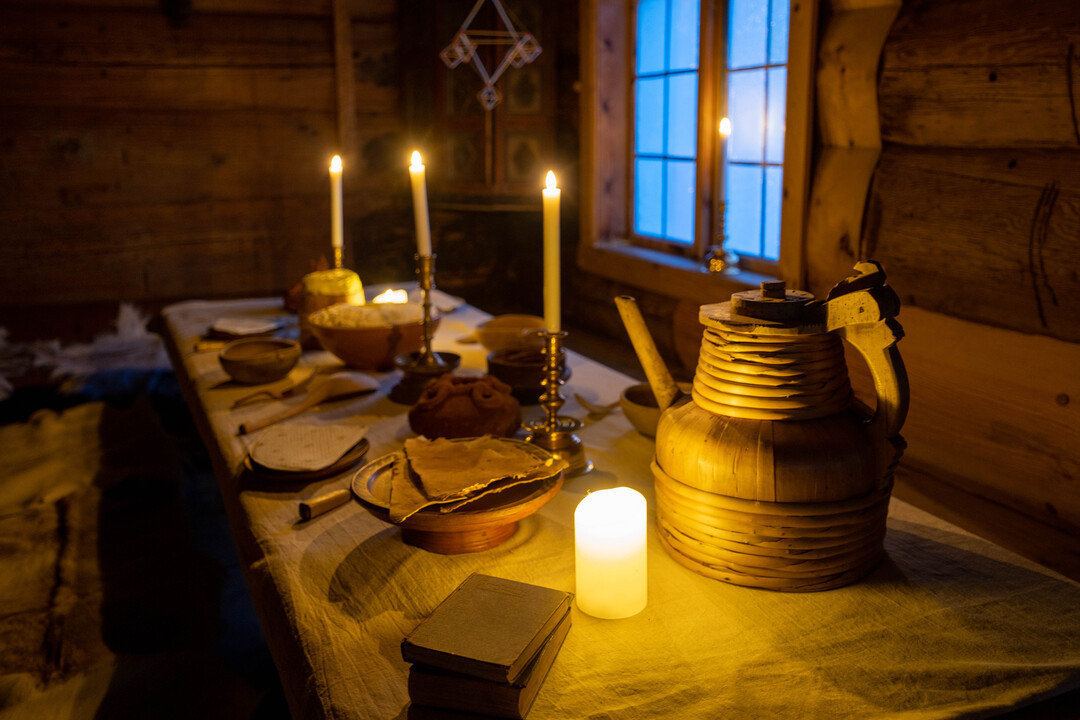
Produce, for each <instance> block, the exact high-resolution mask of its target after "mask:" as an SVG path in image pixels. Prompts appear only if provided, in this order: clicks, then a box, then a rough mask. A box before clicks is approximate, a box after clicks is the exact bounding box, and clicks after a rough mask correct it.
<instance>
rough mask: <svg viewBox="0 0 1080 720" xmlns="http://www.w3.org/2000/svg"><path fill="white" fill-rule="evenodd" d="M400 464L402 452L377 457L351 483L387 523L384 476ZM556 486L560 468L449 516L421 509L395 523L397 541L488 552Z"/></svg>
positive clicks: (543, 455) (451, 551) (387, 485)
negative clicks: (552, 473)
mask: <svg viewBox="0 0 1080 720" xmlns="http://www.w3.org/2000/svg"><path fill="white" fill-rule="evenodd" d="M504 440H505V442H512V443H518V444H520V445H521V446H523V447H524V448H526V449H527V450H528V451H529V452H532V453H535V454H536V455H537V457H538V458H541V459H547V458H548V457H549V456H548V453H547V452H546V451H545V450H543V449H542V448H538V447H536V446H534V445H529V444H528V443H524V442H521V441H520V440H510V439H504ZM400 462H406V459H405V453H404V451H398V452H393V453H390V454H388V455H383V456H382V457H380V458H377V459H375V460H373V461H372V462H369V463H368V464H367V465H365V466H364V467H362V468H360V469H359V470H358V471H357V472H356V475H355V476H354V477H353V481H352V491H353V494H354V495H355V496H356V497H357V498H358V499H359V500H360V504H361V505H363V506H364V507H365V508H366V509H367V510H368V512H370V513H371V514H372V515H374V516H375V517H377V518H379V519H380V520H383V521H384V522H388V523H389V522H390V512H389V510H388V508H389V499H390V482H389V481H390V474H391V471H392V469H393V466H394V464H395V463H400ZM562 484H563V473H562V471H561V470H560V471H558V472H556V473H555V474H554V475H551V476H548V477H546V478H538V479H537V480H535V481H533V482H529V483H522V484H521V485H514V486H512V487H509V488H507V489H506V490H502V491H500V492H495V493H491V494H489V495H485V496H484V497H481V498H479V499H477V500H475V501H474V502H472V503H469V504H468V505H465V506H464V507H462V508H460V509H458V510H454V511H452V512H442V511H440V510H439V509H438V506H431V507H427V508H424V509H423V510H420V511H419V512H417V513H415V514H413V515H410V516H409V517H408V518H406V519H405V520H404V521H403V522H401V523H400V524H399V525H398V526H399V527H400V528H401V537H402V540H404V541H405V542H406V543H408V544H409V545H414V546H416V547H420V548H423V549H425V550H430V551H431V552H436V553H442V554H444V555H454V554H458V553H468V552H480V551H481V550H488V549H490V548H493V547H495V546H497V545H500V544H501V543H503V542H505V541H506V540H508V539H510V537H512V536H513V534H514V533H515V532H516V531H517V527H518V521H520V520H522V519H523V518H526V517H528V516H529V515H532V514H533V513H535V512H536V511H537V510H539V509H540V508H542V507H543V506H544V505H545V504H547V502H548V501H549V500H551V498H553V497H554V496H555V494H556V493H558V492H559V489H560V488H562Z"/></svg>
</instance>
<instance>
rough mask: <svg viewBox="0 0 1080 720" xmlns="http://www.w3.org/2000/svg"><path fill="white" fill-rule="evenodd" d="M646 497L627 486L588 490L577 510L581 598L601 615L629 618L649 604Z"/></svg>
mask: <svg viewBox="0 0 1080 720" xmlns="http://www.w3.org/2000/svg"><path fill="white" fill-rule="evenodd" d="M646 522H647V521H646V505H645V498H644V496H642V494H641V493H639V492H638V491H637V490H632V489H631V488H627V487H618V488H612V489H610V490H598V491H596V492H593V493H589V494H588V495H586V496H585V499H584V500H582V501H581V502H580V503H578V506H577V510H575V511H574V547H575V556H576V561H575V573H576V576H577V604H578V608H580V609H581V611H582V612H584V613H588V614H589V615H592V616H593V617H598V618H609V619H617V618H626V617H630V616H631V615H636V614H637V613H639V612H641V611H642V610H643V609H644V608H645V600H646V596H647V594H648V572H647V570H648V568H647V563H646V558H645V526H646Z"/></svg>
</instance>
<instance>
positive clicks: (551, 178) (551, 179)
mask: <svg viewBox="0 0 1080 720" xmlns="http://www.w3.org/2000/svg"><path fill="white" fill-rule="evenodd" d="M546 182H547V189H548V190H556V189H558V187H559V186H558V185H556V184H555V183H556V181H555V173H554V172H552V171H551V170H548V174H547V180H546Z"/></svg>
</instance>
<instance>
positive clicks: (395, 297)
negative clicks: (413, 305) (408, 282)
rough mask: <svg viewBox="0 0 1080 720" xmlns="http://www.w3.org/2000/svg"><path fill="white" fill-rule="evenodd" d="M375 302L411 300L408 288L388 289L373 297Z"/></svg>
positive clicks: (404, 301)
mask: <svg viewBox="0 0 1080 720" xmlns="http://www.w3.org/2000/svg"><path fill="white" fill-rule="evenodd" d="M371 302H373V303H398V304H400V303H406V302H409V291H408V290H387V291H386V292H381V293H379V294H378V295H376V296H375V297H374V298H372V300H371Z"/></svg>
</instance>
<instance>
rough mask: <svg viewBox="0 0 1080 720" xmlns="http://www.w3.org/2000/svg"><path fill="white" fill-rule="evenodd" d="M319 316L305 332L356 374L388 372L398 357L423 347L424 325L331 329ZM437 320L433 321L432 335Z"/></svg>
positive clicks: (309, 322)
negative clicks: (321, 321) (308, 330)
mask: <svg viewBox="0 0 1080 720" xmlns="http://www.w3.org/2000/svg"><path fill="white" fill-rule="evenodd" d="M319 320H320V315H319V313H315V314H312V315H310V316H309V317H308V328H309V329H310V330H311V333H312V334H313V335H314V336H315V338H316V339H317V340H318V341H319V344H320V345H322V347H323V348H324V349H325V350H327V351H328V352H330V353H331V354H333V355H335V356H337V357H338V358H340V359H341V360H342V361H343V362H344V363H345V364H346V365H348V366H349V367H351V368H356V369H357V370H390V369H391V368H393V367H394V358H396V357H397V356H398V355H402V354H407V353H413V352H417V351H419V350H420V349H421V348H422V347H423V344H424V323H423V321H419V322H414V323H405V324H401V325H386V326H381V327H356V328H350V327H330V326H328V325H323V324H320V322H319ZM438 324H439V318H438V317H437V316H436V317H435V318H433V319H432V331H433V332H434V328H435V327H438Z"/></svg>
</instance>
